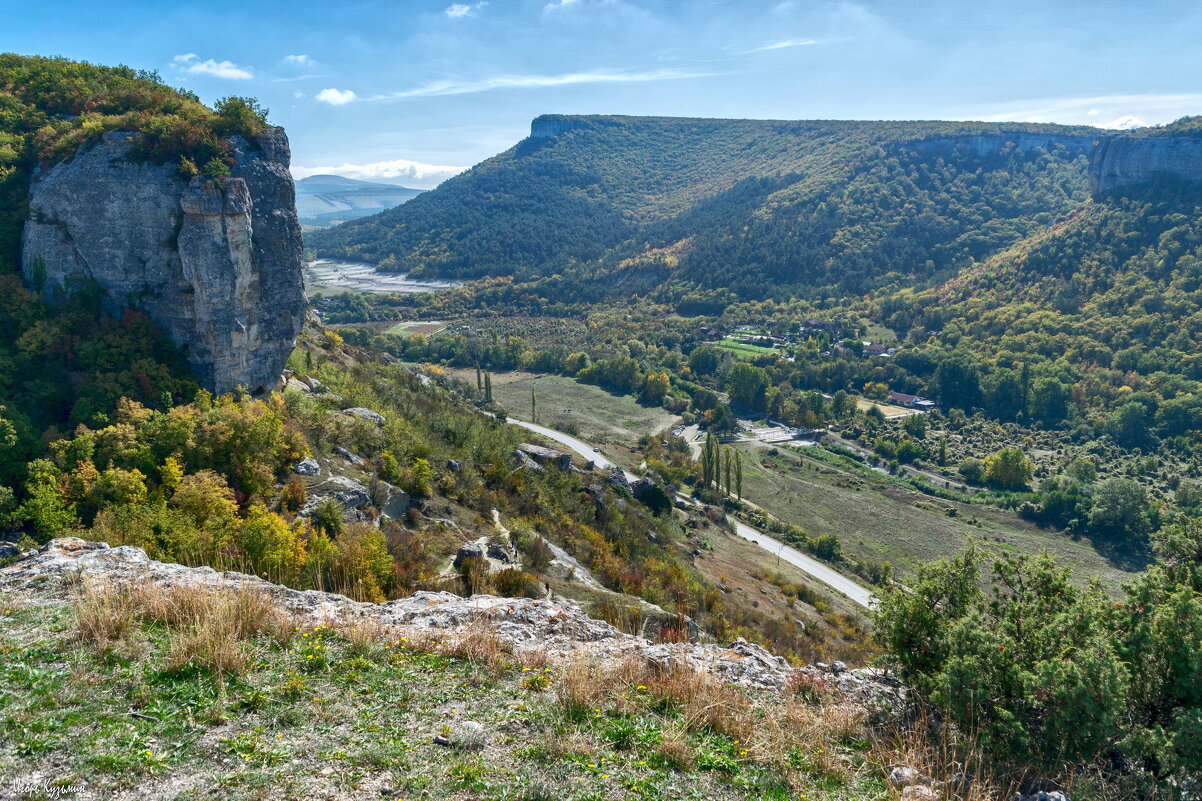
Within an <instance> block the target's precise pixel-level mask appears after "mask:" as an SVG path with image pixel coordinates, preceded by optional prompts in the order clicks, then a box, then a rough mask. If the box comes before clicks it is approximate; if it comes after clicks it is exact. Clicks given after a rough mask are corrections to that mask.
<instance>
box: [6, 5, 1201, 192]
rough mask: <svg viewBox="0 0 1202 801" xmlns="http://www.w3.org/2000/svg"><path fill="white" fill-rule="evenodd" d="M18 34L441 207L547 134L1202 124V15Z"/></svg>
mask: <svg viewBox="0 0 1202 801" xmlns="http://www.w3.org/2000/svg"><path fill="white" fill-rule="evenodd" d="M0 20H2V22H0V50H3V51H12V52H18V53H38V54H44V55H63V56H67V57H71V58H77V59H83V60H87V61H93V62H96V63H108V64H112V63H124V64H128V65H130V66H134V67H139V68H143V69H155V70H158V71H159V72H160V73H161V74H162V75H163V77H164V78H165V79H167V80H168V82H170V83H172V84H174V85H178V86H183V87H187V88H189V89H191V90H192V91H195V92H196V93H197V94H199V95H200V97H201V99H202V100H205V101H212V100H214V99H216V98H218V97H222V96H225V95H229V94H239V95H253V96H256V97H258V98H259V99H260V101H261V102H262V103H263V104H264V105H265V106H267V107H268V108H269V109H270V110H271V119H272V121H273V122H275V123H277V124H280V125H284V126H285V127H286V128H287V129H288V133H289V136H290V138H291V140H292V148H293V165H294V170H295V171H296V172H297V174H298V175H304V174H311V173H312V172H314V171H334V172H340V173H342V174H346V175H351V176H353V177H361V178H371V177H376V176H379V177H388V178H391V179H396V180H400V181H401V182H404V183H407V184H409V185H412V186H420V187H428V186H432V185H434V184H436V183H437V182H438V181H439V180H442V179H444V178H445V177H447V176H448V175H450V174H453V172H454V171H456V170H457V169H460V168H462V167H465V166H469V165H471V164H474V163H476V162H478V161H480V160H482V159H484V158H487V157H488V156H490V155H492V154H494V153H496V152H498V151H500V150H503V149H505V148H507V147H509V146H510V145H512V144H513V143H514V142H516V141H517V140H519V139H521V138H522V137H524V136H525V135H526V133H527V132H528V130H529V123H530V120H531V119H532V118H533V117H535V116H537V115H538V114H543V113H572V114H582V113H606V114H652V115H670V116H696V117H752V118H773V119H801V118H845V119H985V120H1036V121H1048V122H1065V123H1086V124H1093V125H1107V124H1112V123H1116V121H1120V120H1123V119H1124V118H1128V117H1134V118H1136V119H1137V120H1140V121H1144V122H1147V123H1151V124H1158V123H1164V122H1168V121H1170V120H1173V119H1176V118H1177V117H1180V116H1183V115H1186V114H1199V113H1202V81H1200V80H1199V79H1200V78H1202V48H1199V47H1198V42H1199V41H1200V40H1202V3H1198V2H1196V0H1195V1H1191V2H1158V1H1157V0H1144V1H1143V2H1135V1H1134V0H1122V1H1121V2H1120V1H1118V0H1091V2H1075V1H1074V2H1068V1H1064V2H1056V0H1043V2H1030V1H1029V0H1011V1H1010V2H995V0H975V1H974V0H945V1H944V2H910V1H909V0H889V1H888V2H867V1H864V2H806V1H805V0H765V1H763V2H761V1H760V0H743V2H718V1H717V0H713V1H707V0H691V2H690V1H687V0H487V2H479V1H478V2H471V3H469V2H467V0H464V2H454V3H452V2H447V1H446V0H440V2H425V1H424V0H393V1H392V2H376V1H369V0H326V2H320V3H317V2H308V0H294V1H293V2H267V0H236V1H233V0H204V1H203V2H191V1H190V0H167V1H166V2H164V0H155V1H154V2H151V0H124V2H121V3H100V2H96V1H95V0H48V1H47V2H28V0H22V1H21V2H14V1H13V0H0ZM330 168H333V169H332V170H331V169H330Z"/></svg>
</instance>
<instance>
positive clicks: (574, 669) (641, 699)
mask: <svg viewBox="0 0 1202 801" xmlns="http://www.w3.org/2000/svg"><path fill="white" fill-rule="evenodd" d="M557 698H558V700H559V703H560V706H561V707H562V708H563V709H564V711H565V713H567V714H568V715H579V714H582V713H583V714H587V713H589V712H592V711H594V710H598V709H605V710H608V711H612V712H615V713H617V714H632V713H635V712H637V711H638V710H639V709H640V708H642V707H643V706H645V705H646V703H647V700H648V698H651V699H654V701H655V703H656V704H658V705H659V706H660V707H661V708H668V707H671V708H673V709H675V710H676V711H677V712H678V713H679V714H680V718H681V720H682V721H683V723H684V727H685V730H686V731H690V732H695V731H702V730H709V731H712V732H714V733H716V734H725V735H727V736H729V737H731V738H732V739H735V740H742V739H745V738H746V737H747V736H748V734H749V732H750V730H751V729H752V727H754V725H755V719H754V715H753V714H752V704H751V702H750V701H749V700H748V698H747V697H746V696H745V695H744V694H743V693H741V692H739V691H738V690H737V689H735V688H734V687H732V686H730V685H728V684H724V683H722V682H721V681H719V680H718V679H716V678H714V677H713V676H711V675H709V674H707V673H699V672H697V671H695V670H693V669H692V668H691V667H687V666H684V665H676V664H673V665H668V666H661V665H657V664H654V663H651V662H648V661H646V660H642V659H633V658H632V659H627V660H623V661H621V662H619V663H618V664H617V665H615V666H613V667H610V668H604V669H601V668H598V667H597V666H595V665H593V664H590V663H588V662H575V663H573V664H571V665H569V666H567V667H566V668H564V670H563V671H561V673H560V675H559V681H558V687H557Z"/></svg>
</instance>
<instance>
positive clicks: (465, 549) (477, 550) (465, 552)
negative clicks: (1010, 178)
mask: <svg viewBox="0 0 1202 801" xmlns="http://www.w3.org/2000/svg"><path fill="white" fill-rule="evenodd" d="M483 558H484V549H483V548H481V547H480V543H478V542H465V543H463V544H462V545H460V546H459V550H458V551H456V552H455V561H454V562H453V564H454V566H455V569H456V570H458V569H459V568H460V567H462V566H463V562H464V560H465V559H483Z"/></svg>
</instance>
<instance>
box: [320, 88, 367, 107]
mask: <svg viewBox="0 0 1202 801" xmlns="http://www.w3.org/2000/svg"><path fill="white" fill-rule="evenodd" d="M317 99H318V100H320V101H321V102H322V103H329V104H330V105H331V106H345V105H346V104H347V103H350V102H351V101H352V100H356V99H357V98H356V97H355V93H354V92H352V91H351V90H350V89H322V90H321V91H320V92H318V93H317Z"/></svg>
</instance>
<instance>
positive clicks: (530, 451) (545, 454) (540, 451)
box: [518, 442, 572, 470]
mask: <svg viewBox="0 0 1202 801" xmlns="http://www.w3.org/2000/svg"><path fill="white" fill-rule="evenodd" d="M518 451H519V452H520V453H523V454H525V455H526V456H529V457H530V458H531V459H533V460H534V461H536V462H538V463H539V464H543V465H552V466H554V467H558V468H559V469H560V470H567V469H568V468H570V467H571V466H572V456H571V454H568V453H564V452H562V451H557V450H555V449H554V448H544V447H543V446H541V445H531V444H529V443H526V442H523V443H522V444H520V445H518Z"/></svg>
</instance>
